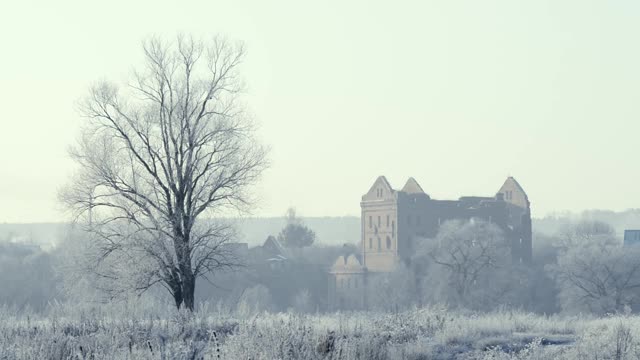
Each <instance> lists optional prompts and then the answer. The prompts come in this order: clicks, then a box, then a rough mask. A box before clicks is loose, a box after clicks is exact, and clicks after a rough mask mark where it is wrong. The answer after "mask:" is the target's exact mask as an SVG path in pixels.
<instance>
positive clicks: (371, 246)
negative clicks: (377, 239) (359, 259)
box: [369, 238, 373, 249]
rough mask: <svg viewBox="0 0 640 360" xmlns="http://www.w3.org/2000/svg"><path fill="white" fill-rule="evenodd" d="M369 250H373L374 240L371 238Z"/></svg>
mask: <svg viewBox="0 0 640 360" xmlns="http://www.w3.org/2000/svg"><path fill="white" fill-rule="evenodd" d="M369 249H373V239H372V238H369Z"/></svg>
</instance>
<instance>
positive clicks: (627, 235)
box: [624, 230, 640, 246]
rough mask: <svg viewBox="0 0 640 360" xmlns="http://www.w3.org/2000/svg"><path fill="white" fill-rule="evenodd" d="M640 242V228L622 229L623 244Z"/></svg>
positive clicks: (628, 244)
mask: <svg viewBox="0 0 640 360" xmlns="http://www.w3.org/2000/svg"><path fill="white" fill-rule="evenodd" d="M638 244H640V230H625V231H624V246H631V245H638Z"/></svg>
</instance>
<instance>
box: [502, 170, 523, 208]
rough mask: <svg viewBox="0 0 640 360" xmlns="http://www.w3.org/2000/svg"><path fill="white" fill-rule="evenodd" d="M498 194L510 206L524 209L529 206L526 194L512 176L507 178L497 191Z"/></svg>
mask: <svg viewBox="0 0 640 360" xmlns="http://www.w3.org/2000/svg"><path fill="white" fill-rule="evenodd" d="M498 194H502V198H503V200H504V201H506V202H509V203H511V204H514V205H517V206H519V207H522V208H525V209H528V208H529V206H530V203H529V197H528V196H527V193H526V192H525V191H524V189H523V188H522V186H521V185H520V183H518V181H516V179H515V178H513V176H509V177H508V178H507V180H505V182H504V184H502V187H500V190H498Z"/></svg>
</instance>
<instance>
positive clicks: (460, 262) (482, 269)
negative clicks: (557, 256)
mask: <svg viewBox="0 0 640 360" xmlns="http://www.w3.org/2000/svg"><path fill="white" fill-rule="evenodd" d="M421 242H422V244H421V245H420V249H419V250H418V252H417V254H416V256H415V258H416V259H418V260H417V261H423V262H427V261H428V262H430V263H429V264H427V267H426V268H424V266H423V270H422V273H423V274H424V275H425V276H424V277H423V278H422V279H420V281H421V284H422V286H421V288H422V289H423V290H422V293H423V294H424V295H425V296H427V298H428V300H431V301H445V302H448V303H450V304H452V305H457V306H462V307H469V308H487V307H491V306H495V305H497V304H503V303H507V302H512V301H513V300H512V299H511V298H508V296H507V295H511V294H512V292H513V291H514V290H515V287H516V284H517V283H521V282H522V279H518V278H517V277H514V276H512V275H513V274H516V273H514V272H513V271H512V270H513V269H512V268H511V253H510V248H509V246H508V243H507V242H506V240H505V238H504V236H503V234H502V231H501V230H500V228H498V227H497V226H496V225H494V224H491V223H488V222H486V221H482V220H471V221H462V220H451V221H447V222H445V223H444V224H442V226H441V227H440V230H439V231H438V234H437V236H436V237H435V238H434V239H424V240H422V241H421ZM415 262H416V261H415V260H414V263H415ZM414 266H416V265H415V264H414Z"/></svg>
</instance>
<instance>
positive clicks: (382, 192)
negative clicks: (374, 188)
mask: <svg viewBox="0 0 640 360" xmlns="http://www.w3.org/2000/svg"><path fill="white" fill-rule="evenodd" d="M383 195H384V189H380V197H382V196H383Z"/></svg>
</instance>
